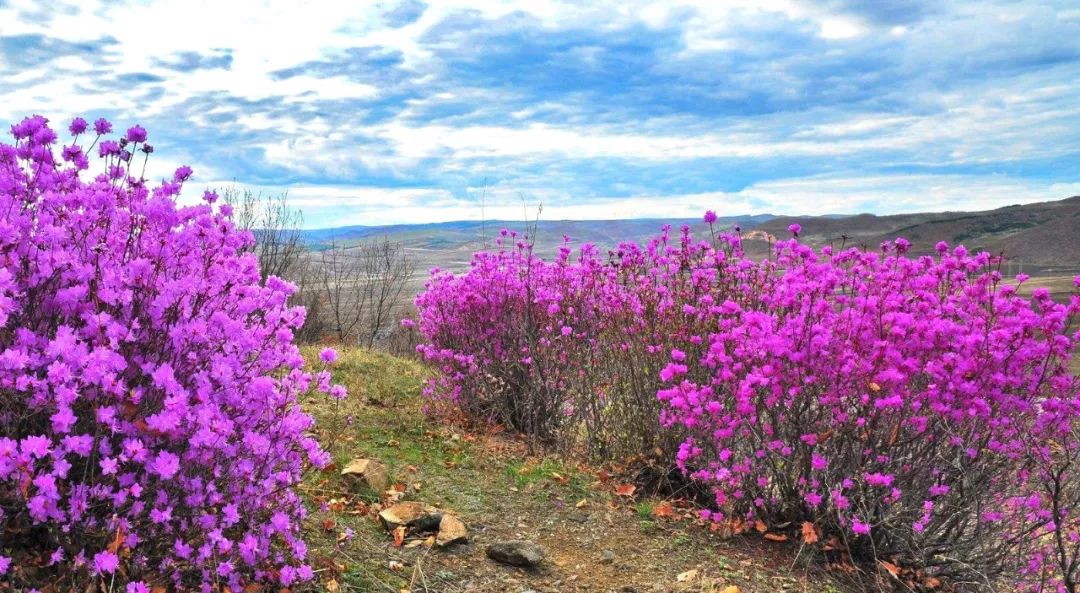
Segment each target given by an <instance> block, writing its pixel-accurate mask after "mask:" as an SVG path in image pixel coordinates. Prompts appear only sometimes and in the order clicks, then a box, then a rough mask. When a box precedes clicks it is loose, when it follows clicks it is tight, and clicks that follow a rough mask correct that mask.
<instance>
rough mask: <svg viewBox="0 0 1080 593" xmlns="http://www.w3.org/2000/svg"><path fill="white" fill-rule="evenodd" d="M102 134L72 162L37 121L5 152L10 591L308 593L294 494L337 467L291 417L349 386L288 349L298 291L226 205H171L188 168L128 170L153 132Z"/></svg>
mask: <svg viewBox="0 0 1080 593" xmlns="http://www.w3.org/2000/svg"><path fill="white" fill-rule="evenodd" d="M88 130H90V126H88V124H87V122H86V121H85V120H83V119H81V118H76V119H75V120H74V121H73V122H72V123H71V126H70V131H71V133H72V134H73V135H74V137H75V139H74V140H73V141H72V143H71V144H70V145H67V146H63V147H62V148H60V150H59V156H58V155H57V150H56V143H57V141H58V138H57V135H56V133H55V132H54V131H53V130H52V129H51V128H50V127H49V125H48V122H47V121H46V120H45V119H44V118H42V117H40V116H34V117H31V118H27V119H25V120H23V121H22V122H21V123H19V124H16V125H14V126H12V134H13V136H14V144H11V145H8V144H0V211H2V212H3V213H4V216H3V218H2V219H0V576H2V579H0V580H7V581H8V582H13V583H15V584H16V588H19V587H23V588H30V587H32V586H40V585H41V584H42V583H45V582H48V581H49V580H51V579H52V578H54V577H55V576H56V575H64V577H65V582H68V579H74V582H79V581H80V580H82V581H83V582H87V583H88V582H89V581H90V580H95V579H102V580H104V582H105V583H106V585H107V586H114V587H117V588H118V589H119V588H124V587H126V590H127V591H146V590H148V588H153V587H158V586H165V587H170V586H175V587H176V588H178V589H183V590H192V589H194V588H200V587H201V588H202V590H204V591H209V590H211V589H214V590H221V588H223V587H229V588H231V589H232V590H234V591H238V590H241V589H243V588H244V586H246V585H247V584H250V583H254V582H267V583H273V584H275V585H276V584H281V585H285V586H288V585H290V584H291V583H293V582H296V581H301V580H304V579H309V578H311V576H312V569H311V567H310V566H309V565H308V564H307V562H306V555H307V550H306V546H305V544H304V541H303V539H302V538H301V537H300V522H301V520H302V519H303V517H304V514H305V511H304V508H303V505H302V503H301V500H300V498H299V496H298V495H297V494H296V493H295V492H294V490H293V486H294V485H295V484H296V483H297V482H298V480H299V478H300V477H301V472H302V471H303V469H304V468H305V467H307V466H308V464H313V465H315V466H323V465H325V464H326V463H328V456H327V455H326V454H325V453H324V452H323V451H322V450H321V449H320V447H319V445H318V443H317V442H316V441H315V440H314V439H313V438H311V436H310V435H309V433H310V430H311V427H312V420H311V418H310V417H308V416H307V415H306V414H304V413H303V412H302V411H301V410H300V409H299V406H298V398H299V397H301V396H302V395H304V394H306V393H308V392H309V391H310V390H312V389H315V388H321V389H323V390H325V391H330V390H331V389H334V388H332V387H330V386H329V384H328V381H327V380H323V377H322V374H320V376H319V377H318V378H316V377H314V376H312V374H311V373H309V372H307V371H305V370H304V368H303V359H302V358H301V356H300V353H299V351H298V350H297V348H296V347H295V346H294V345H293V330H294V329H296V328H297V327H299V326H300V324H301V323H302V322H303V319H304V311H303V309H302V308H297V307H290V306H289V305H288V303H287V300H288V297H289V295H290V293H291V292H292V291H293V290H294V288H293V286H291V285H289V284H287V283H286V282H284V281H282V280H280V279H277V278H274V277H271V278H269V279H268V280H267V281H266V282H265V284H261V283H260V279H259V271H258V263H257V261H256V260H255V257H254V256H253V255H252V254H251V253H250V249H249V246H250V244H251V241H252V237H251V235H250V233H246V232H241V231H238V230H236V229H235V228H234V226H233V223H232V221H231V212H230V209H229V207H228V206H227V205H222V206H219V207H217V208H216V209H215V207H214V206H213V203H214V200H215V197H216V196H214V195H213V194H212V193H208V194H207V195H205V196H204V198H205V199H204V202H203V203H201V204H199V205H194V206H189V207H179V206H178V205H177V203H176V201H175V198H176V196H177V195H178V193H179V192H180V190H181V187H182V184H183V183H184V181H185V180H187V179H188V178H189V177H190V176H191V173H192V172H191V169H190V168H188V167H181V168H180V169H178V170H177V171H176V173H175V175H174V176H173V177H172V178H171V179H167V180H164V181H162V182H161V183H160V184H159V185H157V186H155V187H148V185H147V183H146V182H145V181H144V179H143V178H142V175H141V174H134V173H133V171H136V170H138V167H139V166H142V165H145V160H146V157H148V156H149V155H150V153H151V152H152V151H153V148H152V147H151V146H150V145H149V144H147V143H146V141H147V133H146V130H144V129H143V128H141V127H139V126H134V127H132V128H130V129H128V130H127V132H126V134H125V135H124V136H122V137H121V138H119V139H116V140H113V139H109V138H107V137H106V135H107V134H109V133H110V132H111V131H112V125H111V124H110V123H109V122H108V121H106V120H104V119H101V120H98V121H96V122H95V123H94V124H93V126H92V130H90V131H91V132H92V133H93V134H94V136H93V137H92V139H91V140H90V145H89V147H87V148H84V147H83V145H81V144H79V140H80V138H83V137H84V135H85V134H87V133H88ZM95 147H96V148H97V155H98V157H99V158H100V161H99V162H100V164H101V167H100V170H99V171H98V172H97V173H96V174H92V173H91V172H89V169H90V168H91V159H92V157H91V155H93V154H94V148H95ZM139 153H141V154H142V155H144V156H143V158H142V159H141V160H142V161H143V162H142V163H139V164H137V163H136V160H138V159H136V156H135V155H137V154H139ZM95 168H96V167H95ZM333 358H334V357H333V355H332V354H330V353H326V354H324V355H323V360H324V361H325V362H326V363H330V362H333ZM326 376H327V377H328V373H326ZM324 383H325V385H324ZM317 384H318V385H317ZM336 389H337V390H340V388H336ZM73 586H74V585H73ZM121 586H122V587H121ZM76 588H79V587H76ZM82 588H87V587H82Z"/></svg>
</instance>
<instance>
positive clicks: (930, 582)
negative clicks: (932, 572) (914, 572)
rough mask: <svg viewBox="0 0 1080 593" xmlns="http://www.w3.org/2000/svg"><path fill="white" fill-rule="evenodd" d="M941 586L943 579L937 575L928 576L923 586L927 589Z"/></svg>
mask: <svg viewBox="0 0 1080 593" xmlns="http://www.w3.org/2000/svg"><path fill="white" fill-rule="evenodd" d="M940 586H941V580H940V579H938V578H937V577H926V578H925V579H923V587H926V588H927V589H937V588H938V587H940Z"/></svg>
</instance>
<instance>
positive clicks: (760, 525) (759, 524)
mask: <svg viewBox="0 0 1080 593" xmlns="http://www.w3.org/2000/svg"><path fill="white" fill-rule="evenodd" d="M754 529H757V531H758V533H765V532H766V531H768V530H769V527H768V526H767V525H765V522H764V521H762V520H761V519H758V520H757V521H754Z"/></svg>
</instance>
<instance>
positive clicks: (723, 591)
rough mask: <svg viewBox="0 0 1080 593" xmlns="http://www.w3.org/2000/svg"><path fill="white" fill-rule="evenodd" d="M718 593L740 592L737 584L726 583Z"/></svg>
mask: <svg viewBox="0 0 1080 593" xmlns="http://www.w3.org/2000/svg"><path fill="white" fill-rule="evenodd" d="M720 593H741V592H740V591H739V586H738V585H728V586H727V587H724V588H723V589H721V590H720Z"/></svg>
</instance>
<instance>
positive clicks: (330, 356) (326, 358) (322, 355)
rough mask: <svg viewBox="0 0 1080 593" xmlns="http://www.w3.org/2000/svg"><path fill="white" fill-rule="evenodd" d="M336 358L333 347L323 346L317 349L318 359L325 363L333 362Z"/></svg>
mask: <svg viewBox="0 0 1080 593" xmlns="http://www.w3.org/2000/svg"><path fill="white" fill-rule="evenodd" d="M337 359H338V353H337V350H334V349H333V348H323V349H322V350H321V351H319V360H321V361H323V362H325V363H326V364H334V362H336V361H337Z"/></svg>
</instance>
